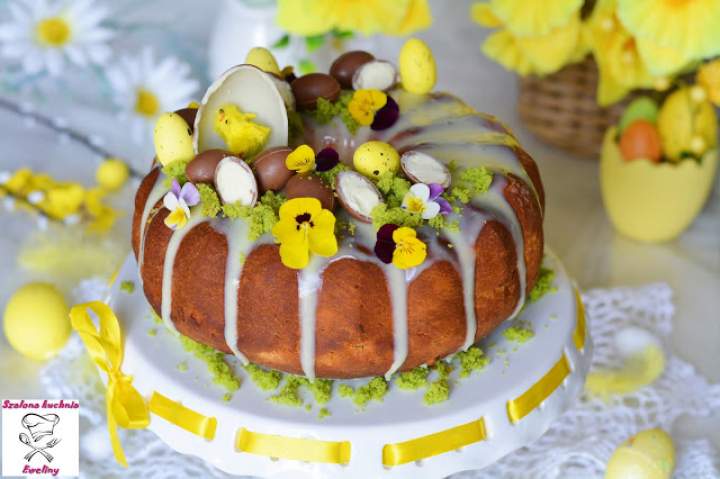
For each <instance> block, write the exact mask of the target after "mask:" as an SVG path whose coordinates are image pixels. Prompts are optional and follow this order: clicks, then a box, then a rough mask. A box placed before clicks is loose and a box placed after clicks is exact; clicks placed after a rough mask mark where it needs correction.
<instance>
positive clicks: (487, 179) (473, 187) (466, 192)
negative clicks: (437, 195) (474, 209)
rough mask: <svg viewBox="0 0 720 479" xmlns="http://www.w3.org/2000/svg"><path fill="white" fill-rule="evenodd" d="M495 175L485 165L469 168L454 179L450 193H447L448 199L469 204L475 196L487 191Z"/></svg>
mask: <svg viewBox="0 0 720 479" xmlns="http://www.w3.org/2000/svg"><path fill="white" fill-rule="evenodd" d="M492 179H493V175H492V173H491V172H490V170H488V169H487V168H485V167H484V166H478V167H475V168H467V169H465V170H463V171H462V172H460V174H459V175H458V176H457V178H455V181H453V186H452V187H451V188H450V191H449V193H447V194H446V195H445V197H446V198H447V199H448V201H451V202H452V201H459V202H460V203H463V204H467V203H469V202H470V200H472V199H473V197H475V196H477V195H479V194H482V193H485V192H486V191H487V190H488V189H489V188H490V184H491V183H492Z"/></svg>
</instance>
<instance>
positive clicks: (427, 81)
mask: <svg viewBox="0 0 720 479" xmlns="http://www.w3.org/2000/svg"><path fill="white" fill-rule="evenodd" d="M398 63H399V64H400V80H401V81H402V85H403V88H405V89H406V90H407V91H409V92H411V93H417V94H418V95H424V94H425V93H429V92H430V91H432V89H433V87H434V86H435V78H436V66H435V57H433V54H432V51H431V50H430V47H428V46H427V44H425V42H423V41H422V40H419V39H417V38H411V39H409V40H408V41H406V42H405V45H403V47H402V49H401V50H400V58H399V61H398Z"/></svg>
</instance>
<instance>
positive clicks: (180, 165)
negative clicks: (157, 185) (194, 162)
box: [162, 161, 189, 187]
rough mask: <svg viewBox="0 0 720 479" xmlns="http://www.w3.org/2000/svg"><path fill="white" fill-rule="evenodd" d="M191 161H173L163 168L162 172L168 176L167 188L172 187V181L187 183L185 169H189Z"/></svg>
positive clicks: (166, 179)
mask: <svg viewBox="0 0 720 479" xmlns="http://www.w3.org/2000/svg"><path fill="white" fill-rule="evenodd" d="M188 163H189V161H173V162H172V163H169V164H167V165H165V166H163V168H162V172H163V173H164V174H165V176H167V178H165V186H168V187H169V186H170V185H171V184H172V180H177V181H178V183H180V184H183V183H185V182H186V181H187V176H185V168H187V165H188Z"/></svg>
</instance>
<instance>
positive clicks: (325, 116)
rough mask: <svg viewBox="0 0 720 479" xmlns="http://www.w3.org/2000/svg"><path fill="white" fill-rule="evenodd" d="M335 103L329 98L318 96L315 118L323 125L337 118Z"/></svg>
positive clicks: (314, 112)
mask: <svg viewBox="0 0 720 479" xmlns="http://www.w3.org/2000/svg"><path fill="white" fill-rule="evenodd" d="M335 114H336V113H335V104H334V103H333V102H331V101H330V100H328V99H327V98H322V97H321V98H318V99H317V102H316V103H315V111H313V118H314V120H315V121H316V122H318V123H319V124H321V125H326V124H328V123H330V122H331V121H332V119H333V118H335Z"/></svg>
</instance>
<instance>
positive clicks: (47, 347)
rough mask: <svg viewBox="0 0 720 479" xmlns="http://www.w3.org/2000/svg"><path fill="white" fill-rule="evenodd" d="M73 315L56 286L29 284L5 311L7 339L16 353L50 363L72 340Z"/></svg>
mask: <svg viewBox="0 0 720 479" xmlns="http://www.w3.org/2000/svg"><path fill="white" fill-rule="evenodd" d="M69 312H70V310H69V309H68V306H67V304H66V303H65V298H63V295H62V294H60V292H59V291H58V290H57V289H56V288H55V287H54V286H53V285H51V284H48V283H29V284H26V285H25V286H23V287H21V288H20V289H18V290H17V291H15V293H14V294H13V295H12V297H10V300H9V301H8V303H7V306H6V307H5V313H4V315H3V325H4V331H5V337H6V338H7V340H8V342H9V343H10V346H12V347H13V349H15V350H16V351H17V352H19V353H20V354H22V355H24V356H27V357H28V358H30V359H35V360H39V361H44V360H46V359H50V358H51V357H53V356H55V355H56V354H57V353H58V352H59V351H60V350H61V349H62V348H63V346H65V343H66V342H67V340H68V338H69V337H70V331H71V327H70V318H69V316H68V315H69Z"/></svg>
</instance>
